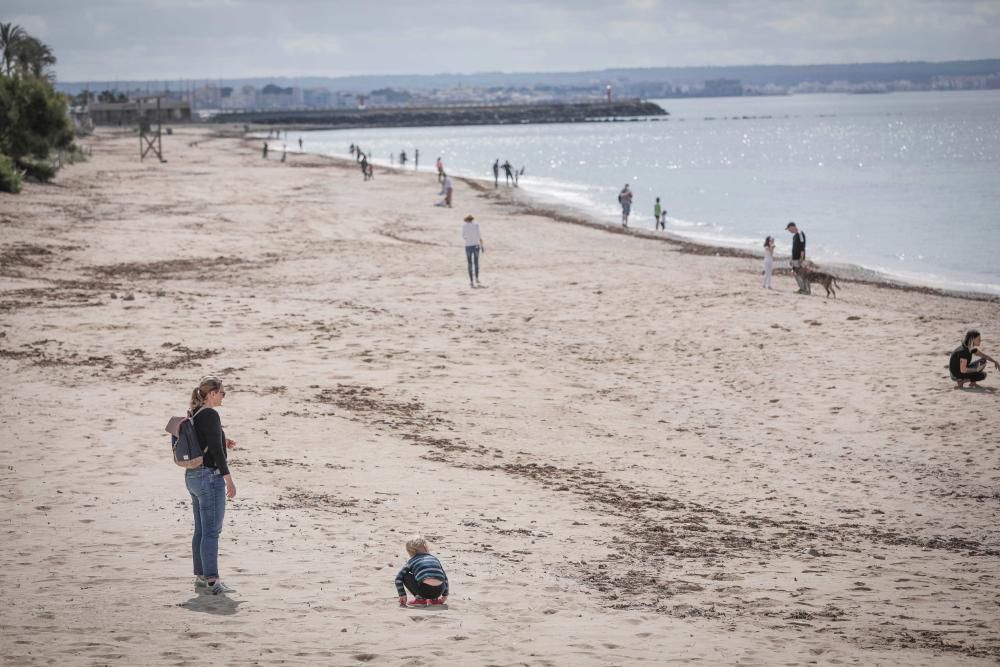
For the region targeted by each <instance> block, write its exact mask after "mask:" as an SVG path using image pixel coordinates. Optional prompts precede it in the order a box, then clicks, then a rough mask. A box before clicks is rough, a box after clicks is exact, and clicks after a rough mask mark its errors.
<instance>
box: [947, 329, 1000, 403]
mask: <svg viewBox="0 0 1000 667" xmlns="http://www.w3.org/2000/svg"><path fill="white" fill-rule="evenodd" d="M982 342H983V339H982V336H980V335H979V332H978V331H976V330H975V329H969V330H968V331H967V332H965V338H964V339H963V340H962V344H961V345H959V346H958V347H956V348H955V351H954V352H952V353H951V359H950V360H949V362H948V370H949V371H951V379H952V380H954V381H955V382H956V383H957V384H958V386H957V387H955V388H956V389H961V388H962V387H964V386H965V383H966V382H968V383H969V387H970V388H973V387H978V386H979V385H977V384H976V383H977V382H982V381H983V380H985V379H986V371H985V368H986V362H988V361H992V362H993V366H994V367H995V368H996V369H997V370H998V371H1000V363H997V361H996V359H994V358H993V357H991V356H989V355H988V354H986V353H985V352H983V351H982V350H980V349H979V345H980V344H981V343H982ZM972 355H976V356H977V357H981V358H980V359H977V360H976V361H973V360H972Z"/></svg>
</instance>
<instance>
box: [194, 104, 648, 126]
mask: <svg viewBox="0 0 1000 667" xmlns="http://www.w3.org/2000/svg"><path fill="white" fill-rule="evenodd" d="M667 115H668V113H667V111H666V110H664V109H663V108H662V107H661V106H659V105H657V104H654V103H652V102H644V101H641V100H623V101H614V102H577V103H565V104H563V103H539V104H506V105H467V106H445V107H420V108H410V107H399V108H373V109H344V110H340V109H330V110H322V111H251V112H240V113H224V114H219V115H217V116H215V117H214V118H213V119H212V122H215V123H237V124H245V125H281V126H282V128H287V127H288V126H296V127H299V126H308V127H310V129H330V130H342V129H355V128H382V127H433V126H442V125H451V126H460V125H518V124H537V123H582V122H595V121H603V120H609V119H614V120H621V119H631V118H660V117H665V116H667Z"/></svg>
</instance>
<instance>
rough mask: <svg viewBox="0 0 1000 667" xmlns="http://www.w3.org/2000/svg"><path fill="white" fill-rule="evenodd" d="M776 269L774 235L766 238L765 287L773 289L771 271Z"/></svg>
mask: <svg viewBox="0 0 1000 667" xmlns="http://www.w3.org/2000/svg"><path fill="white" fill-rule="evenodd" d="M772 271H774V237H773V236H768V237H767V238H766V239H764V289H771V272H772Z"/></svg>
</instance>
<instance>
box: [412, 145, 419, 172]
mask: <svg viewBox="0 0 1000 667" xmlns="http://www.w3.org/2000/svg"><path fill="white" fill-rule="evenodd" d="M413 168H414V169H419V168H420V149H419V148H414V149H413Z"/></svg>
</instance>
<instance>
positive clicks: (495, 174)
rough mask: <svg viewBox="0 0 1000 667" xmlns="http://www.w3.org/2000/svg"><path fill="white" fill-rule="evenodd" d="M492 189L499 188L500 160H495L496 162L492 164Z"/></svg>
mask: <svg viewBox="0 0 1000 667" xmlns="http://www.w3.org/2000/svg"><path fill="white" fill-rule="evenodd" d="M493 187H494V188H499V187H500V158H497V159H496V162H494V163H493Z"/></svg>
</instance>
